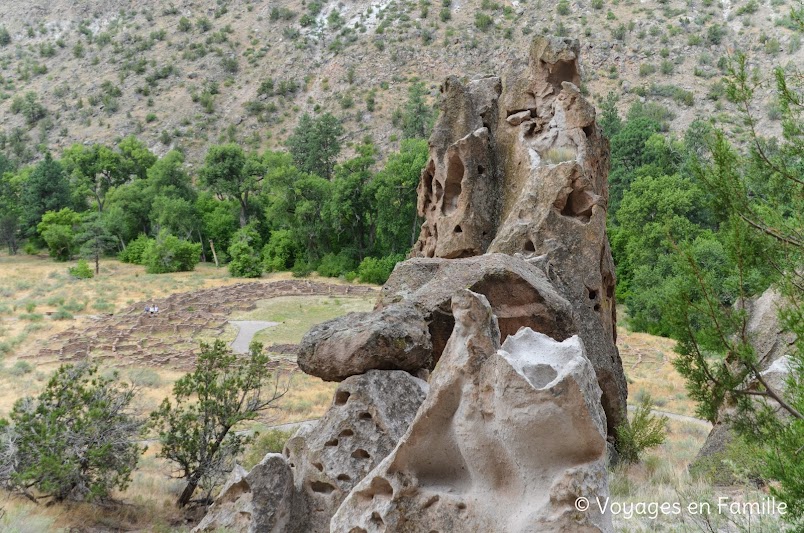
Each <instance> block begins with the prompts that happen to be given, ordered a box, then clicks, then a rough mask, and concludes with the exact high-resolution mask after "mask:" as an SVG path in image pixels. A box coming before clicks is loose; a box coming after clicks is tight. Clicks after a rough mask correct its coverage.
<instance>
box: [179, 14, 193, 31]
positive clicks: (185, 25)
mask: <svg viewBox="0 0 804 533" xmlns="http://www.w3.org/2000/svg"><path fill="white" fill-rule="evenodd" d="M178 29H179V31H181V32H188V31H190V30H192V29H193V23H192V22H190V19H188V18H187V17H182V18H180V19H179V25H178Z"/></svg>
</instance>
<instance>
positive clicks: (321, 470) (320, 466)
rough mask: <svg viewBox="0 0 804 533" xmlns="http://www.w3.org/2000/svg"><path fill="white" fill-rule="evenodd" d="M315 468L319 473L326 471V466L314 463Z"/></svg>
mask: <svg viewBox="0 0 804 533" xmlns="http://www.w3.org/2000/svg"><path fill="white" fill-rule="evenodd" d="M313 466H314V467H316V468H317V469H318V471H319V472H323V471H324V465H322V464H321V463H313Z"/></svg>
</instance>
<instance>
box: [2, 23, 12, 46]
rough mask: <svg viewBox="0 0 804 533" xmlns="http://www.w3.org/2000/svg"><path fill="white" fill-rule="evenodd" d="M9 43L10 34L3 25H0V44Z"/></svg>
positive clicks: (5, 44)
mask: <svg viewBox="0 0 804 533" xmlns="http://www.w3.org/2000/svg"><path fill="white" fill-rule="evenodd" d="M9 44H11V34H10V33H9V32H8V29H7V28H6V27H5V26H0V46H7V45H9Z"/></svg>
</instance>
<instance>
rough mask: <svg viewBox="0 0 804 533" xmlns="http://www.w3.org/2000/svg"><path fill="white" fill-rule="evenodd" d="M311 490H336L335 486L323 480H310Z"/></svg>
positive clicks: (324, 491)
mask: <svg viewBox="0 0 804 533" xmlns="http://www.w3.org/2000/svg"><path fill="white" fill-rule="evenodd" d="M310 490H312V491H313V492H317V493H319V494H330V493H332V491H334V490H335V487H333V486H332V485H330V484H329V483H324V482H323V481H312V482H310Z"/></svg>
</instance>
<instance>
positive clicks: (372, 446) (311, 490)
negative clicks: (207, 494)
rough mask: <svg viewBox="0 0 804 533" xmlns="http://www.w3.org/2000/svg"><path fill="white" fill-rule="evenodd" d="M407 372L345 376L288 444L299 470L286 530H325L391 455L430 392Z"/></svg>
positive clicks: (295, 471)
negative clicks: (323, 408) (324, 407)
mask: <svg viewBox="0 0 804 533" xmlns="http://www.w3.org/2000/svg"><path fill="white" fill-rule="evenodd" d="M427 390H428V385H427V383H426V382H425V381H422V380H420V379H417V378H415V377H413V376H411V375H410V374H408V373H407V372H402V371H381V370H370V371H368V372H367V373H365V374H363V375H360V376H353V377H351V378H349V379H346V380H344V381H343V382H342V383H341V384H340V385H339V386H338V389H337V390H336V391H335V396H334V398H333V401H332V406H331V407H330V409H329V410H328V411H327V413H326V414H325V415H324V417H323V418H322V419H321V420H320V421H319V422H318V424H316V425H315V426H313V427H311V428H308V429H304V430H299V432H298V433H297V434H296V435H295V436H293V438H291V439H290V440H289V441H288V443H287V444H286V446H285V454H286V455H287V460H288V462H289V463H290V465H291V469H292V471H293V479H294V480H295V493H294V495H293V512H292V516H291V520H290V521H289V526H288V529H287V530H286V531H288V532H294V533H296V532H297V533H324V532H327V531H329V521H330V518H332V515H333V514H335V510H336V509H337V508H338V506H339V505H340V504H341V502H342V501H343V499H344V498H345V497H346V495H347V494H348V493H349V491H351V490H352V488H353V487H354V486H355V485H356V484H357V483H358V482H359V481H360V480H361V479H363V476H365V475H366V474H367V473H368V472H370V471H371V470H372V469H373V468H374V467H375V466H377V465H378V464H379V463H380V461H382V459H383V458H384V457H385V456H386V455H388V454H389V453H390V452H391V450H393V448H394V446H396V443H397V441H398V440H399V438H400V437H401V436H402V435H404V434H405V431H406V430H407V428H408V425H409V424H410V422H411V421H412V420H413V417H414V416H415V415H416V411H417V410H418V409H419V406H420V405H421V403H422V402H423V401H424V398H425V396H426V395H427Z"/></svg>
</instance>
